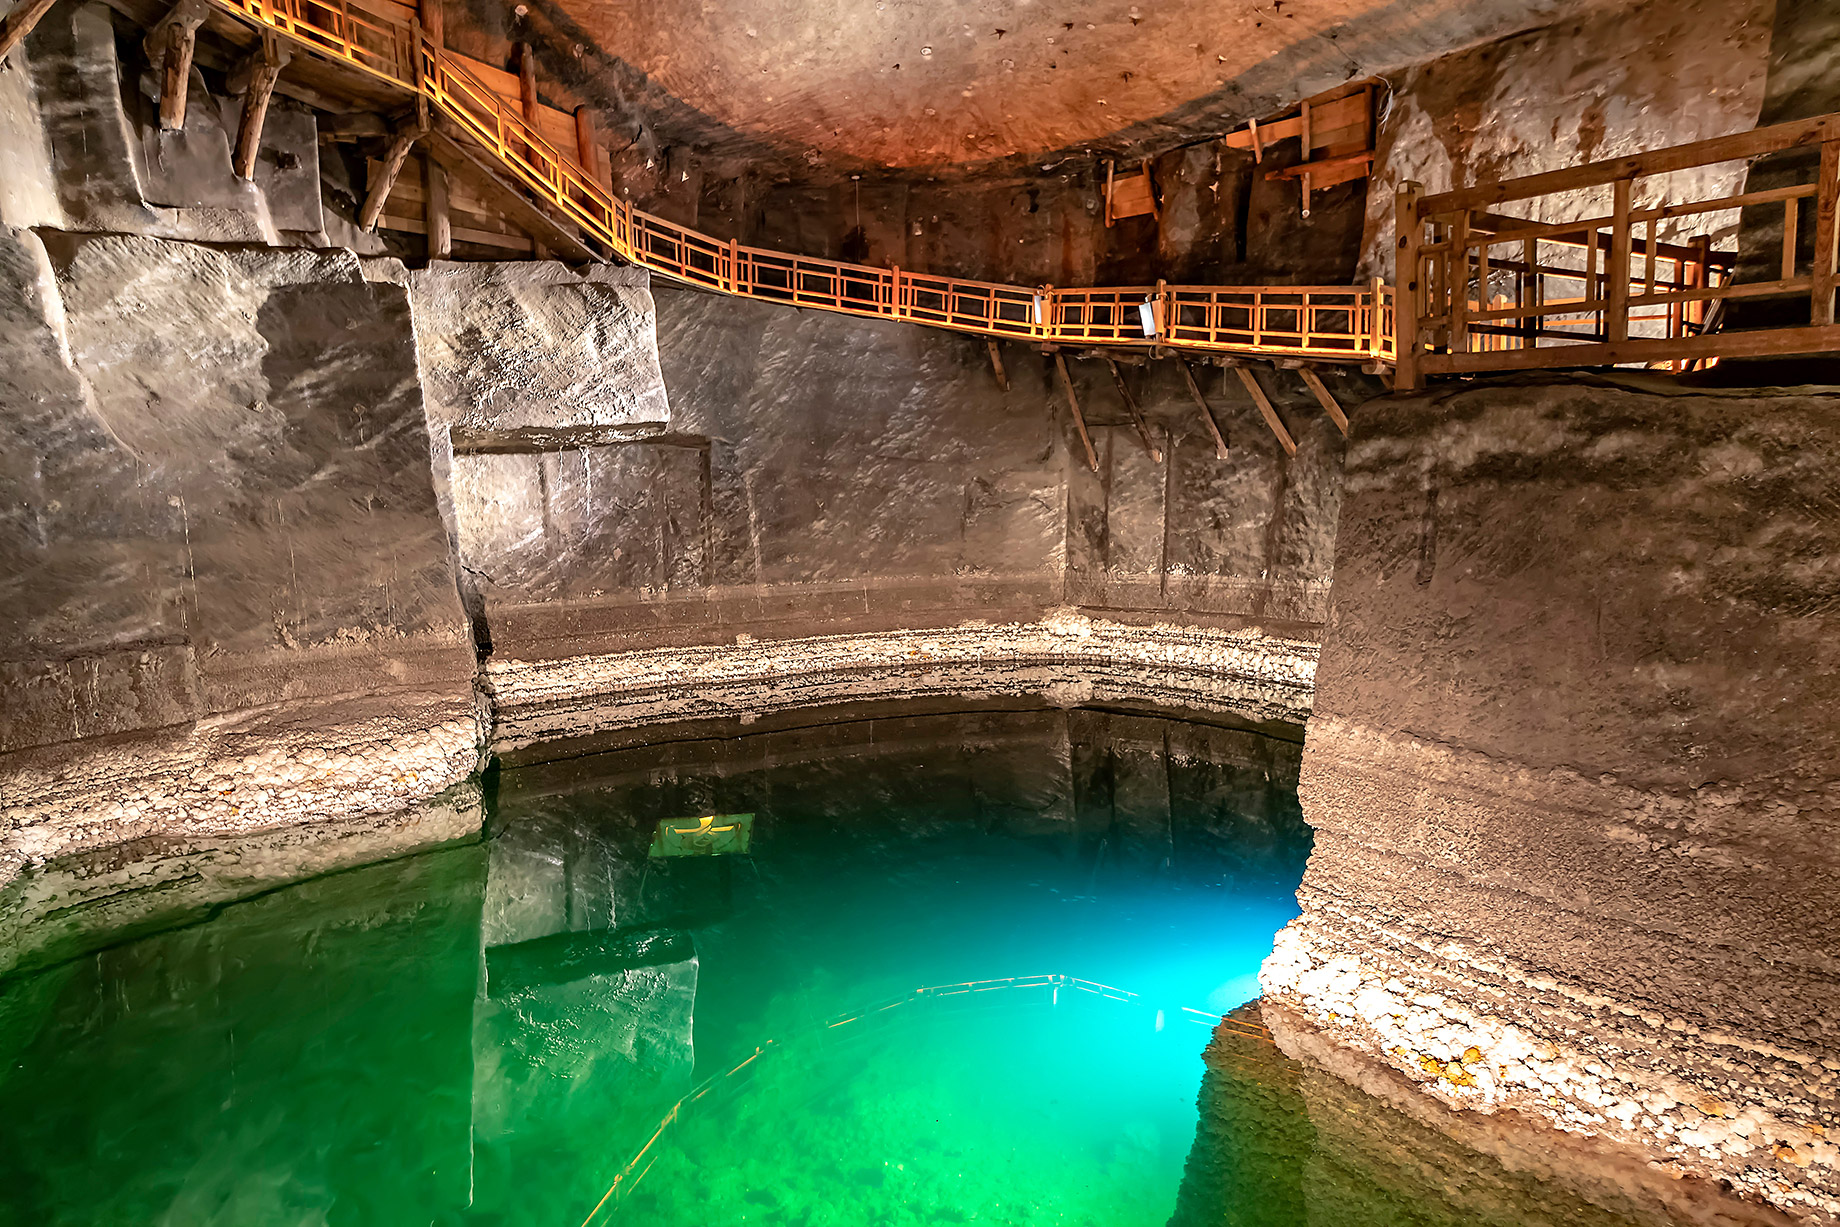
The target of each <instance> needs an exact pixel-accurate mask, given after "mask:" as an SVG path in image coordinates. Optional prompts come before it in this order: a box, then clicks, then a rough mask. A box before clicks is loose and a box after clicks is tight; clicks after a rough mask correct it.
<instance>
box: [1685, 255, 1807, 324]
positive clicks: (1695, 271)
mask: <svg viewBox="0 0 1840 1227" xmlns="http://www.w3.org/2000/svg"><path fill="white" fill-rule="evenodd" d="M1687 246H1688V247H1690V248H1692V249H1693V257H1692V259H1691V260H1689V261H1688V262H1687V272H1686V276H1685V277H1683V278H1682V280H1683V281H1685V282H1686V283H1687V285H1688V286H1689V287H1691V288H1693V289H1704V288H1706V287H1707V286H1709V285H1711V284H1712V265H1711V260H1712V236H1711V235H1710V234H1696V235H1694V236H1693V237H1692V239H1690V240H1689V241H1688V243H1687ZM1817 263H1818V261H1817ZM1681 306H1683V307H1685V308H1686V315H1685V317H1684V318H1683V319H1682V320H1681V328H1680V331H1681V335H1682V336H1685V335H1686V332H1687V326H1688V325H1689V324H1690V325H1692V327H1693V330H1694V335H1696V336H1697V335H1698V334H1699V332H1700V331H1701V330H1702V327H1703V325H1704V324H1705V322H1706V300H1705V299H1703V298H1702V299H1700V300H1699V301H1697V302H1689V303H1682V304H1681Z"/></svg>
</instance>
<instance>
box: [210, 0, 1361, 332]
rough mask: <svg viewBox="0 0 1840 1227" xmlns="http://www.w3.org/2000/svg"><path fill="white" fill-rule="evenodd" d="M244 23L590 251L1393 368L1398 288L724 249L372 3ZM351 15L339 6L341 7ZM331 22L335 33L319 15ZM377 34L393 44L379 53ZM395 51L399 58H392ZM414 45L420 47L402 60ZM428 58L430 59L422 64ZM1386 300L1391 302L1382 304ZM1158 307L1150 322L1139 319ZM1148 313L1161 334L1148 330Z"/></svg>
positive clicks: (744, 281)
mask: <svg viewBox="0 0 1840 1227" xmlns="http://www.w3.org/2000/svg"><path fill="white" fill-rule="evenodd" d="M212 2H213V3H215V4H216V5H218V6H219V7H221V8H223V9H225V10H226V11H228V12H229V13H231V14H233V15H234V16H236V17H238V18H240V19H242V20H244V21H247V22H250V23H252V24H255V25H257V26H260V27H263V28H266V29H272V30H274V31H276V32H277V33H279V34H282V35H284V36H286V37H288V38H291V39H294V40H296V41H298V42H300V43H302V44H303V45H305V46H306V47H307V48H308V49H309V50H311V51H314V52H317V53H319V54H320V55H322V56H328V57H330V58H332V59H335V60H338V61H339V62H341V63H345V64H349V65H351V66H353V67H355V68H358V69H360V70H361V71H363V72H365V73H367V74H368V75H370V76H372V77H374V78H376V79H378V80H381V81H385V82H387V83H389V84H391V85H394V86H397V87H398V88H401V89H403V90H406V91H409V92H411V93H416V94H419V95H421V96H423V97H425V98H426V99H427V100H428V102H429V103H430V104H431V105H432V106H433V108H434V109H435V110H437V111H438V112H440V113H441V114H442V115H444V116H446V117H447V119H449V120H451V121H452V122H453V123H454V124H455V125H456V126H457V127H458V128H460V129H461V130H462V131H464V132H465V133H466V134H467V135H468V136H470V137H471V138H472V139H473V140H475V141H477V142H478V143H479V144H481V145H483V146H484V147H485V148H486V149H488V150H490V151H491V153H492V156H493V157H494V158H495V159H496V160H497V161H498V162H499V163H500V164H501V165H503V166H504V168H505V169H506V170H507V171H509V172H510V174H511V175H512V176H513V177H515V178H516V179H518V180H519V181H520V182H521V183H523V184H524V186H525V187H527V188H528V189H530V190H531V191H532V192H533V193H535V194H536V195H537V196H538V197H540V198H541V199H542V200H544V201H545V202H546V203H547V204H549V205H551V206H553V207H554V208H556V209H557V210H559V211H560V212H561V214H562V215H563V216H564V217H566V218H568V219H569V220H570V221H572V222H573V223H575V225H577V226H578V227H579V228H580V229H581V231H582V233H583V235H584V236H585V239H586V241H587V244H588V246H589V248H590V249H591V250H597V251H599V252H600V253H602V254H604V255H607V256H613V257H618V258H620V259H623V260H627V261H630V262H631V263H633V264H637V265H640V266H641V267H644V268H646V269H648V270H650V271H652V272H654V273H658V274H660V275H662V276H666V277H671V278H673V279H676V280H679V281H683V282H687V283H689V284H692V285H697V286H702V287H704V288H707V289H711V290H715V291H717V292H719V293H723V294H732V295H737V296H740V297H746V298H757V299H761V300H763V301H767V302H783V303H789V304H793V305H797V306H804V307H816V308H820V309H822V310H827V311H836V312H840V313H843V314H846V315H859V316H870V317H874V318H880V319H892V320H902V321H906V322H911V323H920V324H929V325H933V326H936V327H940V328H947V329H951V330H953V331H956V332H968V333H973V334H976V335H980V336H987V337H1005V338H1013V339H1021V340H1029V341H1037V342H1042V343H1050V344H1091V345H1105V346H1129V347H1132V348H1151V347H1155V346H1163V347H1167V348H1170V349H1179V350H1186V351H1198V352H1223V353H1236V354H1248V355H1267V356H1271V357H1290V358H1297V357H1303V358H1311V359H1319V360H1324V361H1336V362H1372V361H1380V362H1385V361H1389V360H1390V359H1391V357H1392V352H1393V345H1392V332H1391V329H1390V328H1386V327H1384V326H1383V324H1382V323H1381V322H1382V321H1384V320H1385V319H1387V318H1389V317H1390V316H1391V314H1392V310H1391V301H1390V300H1391V291H1390V290H1388V289H1386V288H1385V287H1383V286H1381V285H1380V284H1379V283H1378V282H1373V283H1369V284H1365V285H1357V286H1162V285H1158V286H1141V287H1137V286H1133V287H1122V288H1115V289H1073V290H1061V289H1054V288H1052V287H1041V288H1035V287H1027V286H1016V285H1004V284H1001V283H998V282H989V281H974V280H968V279H963V278H956V277H939V276H931V275H927V274H919V273H910V272H903V271H901V270H898V269H896V270H890V269H885V268H876V267H873V266H870V265H863V264H849V263H845V262H842V261H838V260H825V259H819V258H816V257H811V256H797V255H789V254H787V253H784V252H778V251H772V250H769V249H766V248H759V247H746V246H742V245H740V244H738V243H735V242H733V241H724V240H720V239H715V238H711V237H710V236H708V235H706V234H702V233H700V232H698V231H696V230H692V229H690V228H689V227H687V226H680V225H677V224H676V223H674V222H669V221H666V220H665V219H664V218H662V217H658V216H655V215H654V214H650V213H646V212H644V211H643V210H641V209H637V208H634V207H633V206H632V205H631V204H629V203H628V202H626V201H624V200H622V199H620V198H619V197H617V196H615V195H614V194H613V193H612V191H611V190H609V189H608V188H607V187H606V186H604V185H603V184H601V183H599V182H597V181H596V180H595V179H594V177H593V176H592V175H591V174H589V173H588V172H587V171H586V170H585V169H583V167H582V166H581V164H580V162H579V160H578V157H577V156H576V155H575V154H573V153H570V152H565V151H563V150H560V149H558V148H556V147H555V146H554V145H553V144H552V143H550V141H549V140H547V139H546V138H545V137H544V136H543V135H542V133H540V132H538V131H537V130H536V128H535V126H534V125H532V124H531V123H530V122H529V121H528V120H527V119H526V117H525V116H524V115H523V113H522V110H521V108H517V107H513V106H511V105H510V104H509V103H508V102H507V101H506V100H505V99H504V98H502V97H501V96H500V95H499V94H498V93H497V91H495V90H493V89H492V88H491V87H490V86H489V85H487V84H485V83H484V82H482V81H480V80H479V79H478V78H477V77H475V76H474V75H473V74H472V73H470V72H468V71H467V70H466V68H465V67H464V66H463V65H462V64H461V63H460V62H459V60H458V59H457V58H455V57H452V56H449V55H447V54H446V52H445V51H443V50H442V48H441V47H440V46H438V45H437V44H436V43H435V42H434V41H433V40H431V39H429V38H427V37H425V36H424V35H423V33H422V31H421V30H420V29H419V28H416V27H411V26H407V25H403V24H402V23H400V22H396V21H393V20H391V19H390V18H388V17H384V16H381V15H378V14H375V13H370V12H366V11H365V10H364V7H363V2H362V0H329V2H320V0H212ZM334 6H336V7H334ZM319 14H325V15H326V17H327V19H328V20H329V21H330V24H323V23H322V22H321V21H320V20H319V17H318V15H319ZM366 36H369V38H370V39H371V40H372V41H374V42H375V43H377V44H381V46H372V45H370V44H369V43H367V42H366V41H365V40H366ZM385 47H387V50H385V49H384V48H385ZM399 48H413V49H414V50H413V51H412V53H411V54H410V56H409V57H408V62H407V63H405V62H403V58H404V57H402V56H401V55H400V54H399V50H398V49H399ZM416 56H419V57H420V58H419V62H418V61H417V60H416V58H415V57H416ZM1382 299H1385V301H1382ZM1146 306H1147V307H1148V308H1149V310H1148V312H1147V313H1146V312H1144V311H1142V310H1140V308H1143V307H1146ZM1146 317H1147V318H1148V320H1149V321H1150V326H1149V327H1148V328H1146V326H1145V320H1146Z"/></svg>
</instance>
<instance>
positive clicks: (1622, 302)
mask: <svg viewBox="0 0 1840 1227" xmlns="http://www.w3.org/2000/svg"><path fill="white" fill-rule="evenodd" d="M1635 186H1636V184H1635V180H1634V179H1618V180H1617V181H1616V182H1615V183H1613V184H1611V185H1610V190H1611V193H1612V197H1611V198H1612V200H1613V201H1614V203H1613V204H1612V205H1611V208H1610V263H1609V267H1608V268H1606V269H1605V270H1604V275H1605V278H1606V284H1605V286H1604V290H1605V297H1604V326H1605V328H1606V329H1607V331H1608V333H1609V338H1610V342H1611V344H1613V345H1614V344H1616V343H1617V342H1619V341H1627V340H1628V339H1629V253H1630V233H1629V202H1630V198H1631V196H1632V195H1633V194H1634V192H1635Z"/></svg>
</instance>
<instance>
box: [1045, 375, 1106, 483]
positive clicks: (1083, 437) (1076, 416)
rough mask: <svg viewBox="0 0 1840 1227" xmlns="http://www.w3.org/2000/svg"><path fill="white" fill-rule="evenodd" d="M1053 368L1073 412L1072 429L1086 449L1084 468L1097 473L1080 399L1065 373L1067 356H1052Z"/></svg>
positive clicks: (1097, 459) (1097, 466)
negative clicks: (1057, 373) (1058, 372)
mask: <svg viewBox="0 0 1840 1227" xmlns="http://www.w3.org/2000/svg"><path fill="white" fill-rule="evenodd" d="M1054 366H1055V369H1056V370H1058V371H1060V373H1061V387H1063V388H1065V389H1066V390H1067V407H1068V408H1069V409H1072V410H1073V428H1074V429H1075V430H1077V431H1079V432H1080V446H1082V447H1084V448H1085V449H1086V467H1087V468H1089V469H1091V470H1092V471H1093V472H1095V473H1097V472H1098V471H1099V457H1098V455H1097V453H1095V452H1094V451H1093V445H1092V436H1091V435H1089V434H1087V433H1086V418H1085V416H1084V415H1083V414H1081V412H1080V398H1079V397H1078V396H1077V395H1075V393H1074V390H1073V376H1072V375H1070V374H1069V373H1068V372H1067V356H1066V355H1065V354H1061V353H1058V352H1057V353H1056V354H1055V355H1054Z"/></svg>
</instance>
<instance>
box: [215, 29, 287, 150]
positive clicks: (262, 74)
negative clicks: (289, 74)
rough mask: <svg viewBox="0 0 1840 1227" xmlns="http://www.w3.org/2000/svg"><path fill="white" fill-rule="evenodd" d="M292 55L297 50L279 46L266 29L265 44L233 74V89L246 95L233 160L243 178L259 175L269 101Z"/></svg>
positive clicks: (231, 81)
mask: <svg viewBox="0 0 1840 1227" xmlns="http://www.w3.org/2000/svg"><path fill="white" fill-rule="evenodd" d="M292 58H293V52H291V51H289V50H287V49H286V48H285V47H282V46H279V45H278V42H277V40H276V38H275V36H274V35H273V34H272V33H269V32H268V31H263V33H262V45H261V46H260V47H258V48H257V49H256V50H255V52H254V53H253V54H252V55H250V57H249V58H248V59H247V60H245V61H244V62H243V66H242V67H241V68H239V69H237V70H236V72H235V73H233V74H232V75H231V77H230V92H231V93H233V94H239V93H240V94H242V95H243V118H242V120H241V122H239V123H238V124H237V128H236V157H235V159H234V160H233V162H232V166H233V167H234V169H235V170H236V177H237V178H239V179H253V178H255V176H256V152H257V150H259V149H260V148H261V145H262V124H263V123H264V121H266V120H267V118H268V103H269V100H270V99H271V98H273V97H274V95H275V82H277V81H279V80H280V79H281V70H282V69H283V68H285V67H287V63H288V61H289V60H290V59H292ZM238 86H242V88H241V89H239V88H237V87H238Z"/></svg>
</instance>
